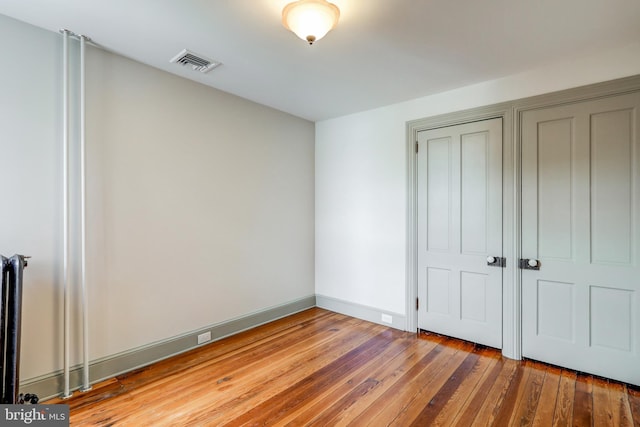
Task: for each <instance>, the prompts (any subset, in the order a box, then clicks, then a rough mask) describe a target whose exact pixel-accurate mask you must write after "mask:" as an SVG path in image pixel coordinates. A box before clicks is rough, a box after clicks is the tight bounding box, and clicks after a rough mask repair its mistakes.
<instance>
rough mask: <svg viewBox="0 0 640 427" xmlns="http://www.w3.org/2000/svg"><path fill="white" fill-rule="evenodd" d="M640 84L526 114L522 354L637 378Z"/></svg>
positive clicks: (639, 350) (636, 380)
mask: <svg viewBox="0 0 640 427" xmlns="http://www.w3.org/2000/svg"><path fill="white" fill-rule="evenodd" d="M639 110H640V94H638V93H635V94H626V95H621V96H616V97H611V98H602V99H598V100H593V101H587V102H580V103H576V104H571V105H564V106H558V107H553V108H544V109H539V110H532V111H526V112H524V113H523V114H522V121H521V124H522V255H523V257H525V258H529V259H535V260H538V261H539V264H540V265H539V268H540V269H539V270H529V269H523V270H521V272H522V333H523V342H522V350H523V355H524V356H525V357H528V358H532V359H537V360H541V361H545V362H549V363H552V364H556V365H560V366H565V367H569V368H572V369H576V370H579V371H584V372H589V373H593V374H597V375H601V376H605V377H608V378H613V379H616V380H621V381H624V382H628V383H632V384H636V385H640V254H639V246H640V171H639V169H640V157H639V156H640V143H639V141H640V138H639V135H638V131H639V129H638V123H639V122H640V113H639Z"/></svg>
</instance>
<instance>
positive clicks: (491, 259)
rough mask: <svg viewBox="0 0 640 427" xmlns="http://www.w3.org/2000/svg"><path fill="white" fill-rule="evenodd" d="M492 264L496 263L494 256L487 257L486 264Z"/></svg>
mask: <svg viewBox="0 0 640 427" xmlns="http://www.w3.org/2000/svg"><path fill="white" fill-rule="evenodd" d="M494 262H496V257H494V256H488V257H487V263H488V264H493V263H494Z"/></svg>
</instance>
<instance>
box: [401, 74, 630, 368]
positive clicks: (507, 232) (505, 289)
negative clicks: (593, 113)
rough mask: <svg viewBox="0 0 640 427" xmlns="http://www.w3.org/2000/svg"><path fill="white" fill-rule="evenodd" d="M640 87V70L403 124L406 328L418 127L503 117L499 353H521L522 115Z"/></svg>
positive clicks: (414, 321) (413, 286) (412, 305)
mask: <svg viewBox="0 0 640 427" xmlns="http://www.w3.org/2000/svg"><path fill="white" fill-rule="evenodd" d="M636 91H640V75H636V76H631V77H624V78H621V79H617V80H611V81H606V82H602V83H594V84H591V85H588V86H581V87H577V88H572V89H566V90H562V91H558V92H552V93H547V94H543V95H537V96H532V97H529V98H523V99H518V100H513V101H509V102H503V103H500V104H493V105H489V106H483V107H478V108H472V109H468V110H463V111H457V112H452V113H448V114H442V115H438V116H433V117H427V118H423V119H418V120H412V121H409V122H407V123H406V156H407V218H406V221H407V222H406V224H407V227H406V232H407V236H406V275H405V277H406V285H405V286H406V290H405V295H406V314H407V317H406V319H407V323H406V330H407V331H412V332H415V331H416V330H417V328H418V311H417V309H416V298H417V296H418V275H417V268H418V262H417V260H418V248H417V232H418V227H417V224H418V223H417V200H418V194H417V173H416V171H417V156H416V144H417V140H418V132H420V131H424V130H430V129H437V128H441V127H447V126H455V125H459V124H464V123H469V122H475V121H480V120H487V119H493V118H500V117H501V118H502V138H503V140H502V144H503V145H502V150H503V151H502V167H503V169H502V195H503V201H502V220H503V233H502V242H503V243H502V245H503V246H502V247H503V256H504V257H505V258H506V259H507V266H506V268H505V270H504V274H503V282H502V354H503V355H504V356H505V357H508V358H510V359H517V360H519V359H521V358H522V317H521V316H522V297H521V289H522V281H521V279H522V278H521V272H520V269H518V268H516V263H517V260H518V259H520V258H521V242H520V228H521V223H520V218H521V215H520V212H521V199H520V195H521V191H520V188H521V161H522V156H521V151H520V148H521V144H522V142H521V137H520V128H521V125H520V123H521V118H522V113H523V112H524V111H528V110H533V109H537V108H547V107H551V106H556V105H561V104H566V103H573V102H580V101H585V100H589V99H595V98H599V97H605V96H612V95H619V94H623V93H627V92H636Z"/></svg>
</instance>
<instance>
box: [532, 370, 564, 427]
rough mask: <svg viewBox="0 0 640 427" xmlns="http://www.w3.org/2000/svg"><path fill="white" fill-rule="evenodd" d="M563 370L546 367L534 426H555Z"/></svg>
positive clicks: (533, 422)
mask: <svg viewBox="0 0 640 427" xmlns="http://www.w3.org/2000/svg"><path fill="white" fill-rule="evenodd" d="M561 374H562V369H560V368H558V367H556V366H546V372H545V375H544V382H543V384H542V389H541V390H540V397H539V400H538V404H537V406H536V411H535V416H534V418H533V421H532V423H531V424H532V425H533V426H536V427H538V426H539V427H545V426H550V425H553V417H554V414H555V410H556V404H557V401H558V395H559V393H558V388H559V387H560V378H561Z"/></svg>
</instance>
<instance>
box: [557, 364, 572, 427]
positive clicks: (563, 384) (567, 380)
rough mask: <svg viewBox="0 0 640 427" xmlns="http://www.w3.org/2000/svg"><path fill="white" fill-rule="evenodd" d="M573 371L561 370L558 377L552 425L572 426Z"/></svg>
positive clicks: (559, 426) (560, 426)
mask: <svg viewBox="0 0 640 427" xmlns="http://www.w3.org/2000/svg"><path fill="white" fill-rule="evenodd" d="M576 378H577V374H576V372H575V371H570V370H568V369H563V370H562V374H561V375H560V384H559V386H558V396H557V397H556V407H555V410H554V413H553V422H552V425H554V426H558V427H566V426H570V425H572V424H573V402H574V397H575V392H576Z"/></svg>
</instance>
